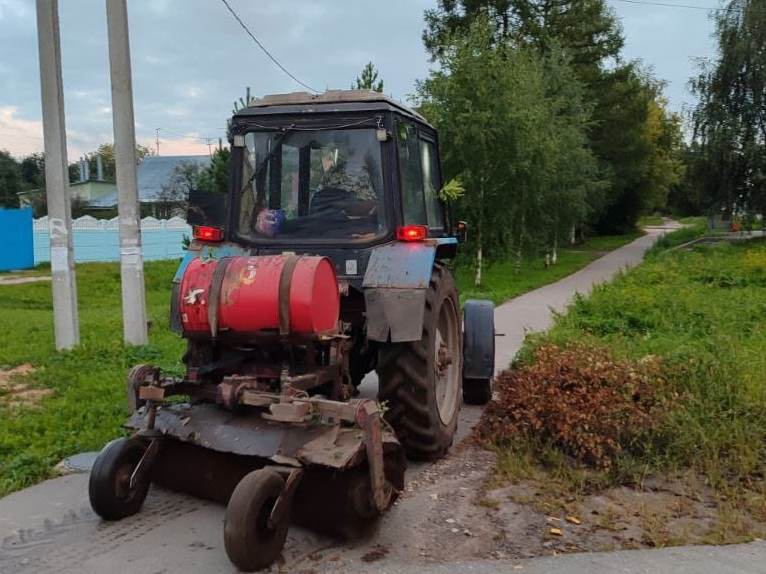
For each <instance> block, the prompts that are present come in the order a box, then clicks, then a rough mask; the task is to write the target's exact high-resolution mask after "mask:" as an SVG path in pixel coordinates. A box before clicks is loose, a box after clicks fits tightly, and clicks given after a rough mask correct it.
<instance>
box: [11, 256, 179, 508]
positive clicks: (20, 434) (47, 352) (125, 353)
mask: <svg viewBox="0 0 766 574" xmlns="http://www.w3.org/2000/svg"><path fill="white" fill-rule="evenodd" d="M177 266H178V263H177V262H173V261H165V262H150V263H147V264H146V295H147V307H148V315H149V319H150V320H151V322H152V325H153V326H152V329H151V331H150V343H151V344H150V345H148V346H146V347H141V348H132V349H126V348H124V347H123V346H122V321H121V310H120V274H119V273H120V272H119V265H118V264H116V263H114V264H111V263H110V264H103V263H102V264H88V265H80V266H78V268H77V285H78V300H79V308H80V335H81V341H82V344H81V345H80V346H79V347H78V348H77V349H76V350H74V351H71V352H65V353H55V352H54V351H53V325H52V304H51V286H50V283H48V282H43V283H29V284H24V285H12V286H10V285H5V286H0V368H3V367H4V368H8V367H12V366H16V365H20V364H23V363H29V364H31V365H32V366H33V367H34V368H35V371H34V372H33V373H32V374H31V375H29V376H27V377H26V378H25V379H24V380H23V383H24V384H27V385H31V386H32V387H41V388H47V389H52V390H53V393H52V394H50V395H49V396H46V397H45V398H43V399H42V401H41V403H40V405H39V406H38V407H22V408H16V407H10V406H8V404H7V401H3V400H1V399H2V398H3V397H2V396H0V496H2V495H3V494H7V493H9V492H11V491H13V490H16V489H19V488H22V487H24V486H28V485H30V484H33V483H35V482H37V481H39V480H41V479H43V478H46V477H48V476H50V474H51V469H52V468H53V466H54V465H55V464H56V463H58V462H59V461H60V460H61V459H62V458H63V457H65V456H68V455H70V454H73V453H76V452H82V451H87V450H97V449H99V448H101V447H102V446H103V445H104V443H106V442H107V441H108V440H110V439H112V438H114V436H115V435H116V434H117V433H119V432H120V425H121V424H122V422H123V421H124V419H125V417H126V414H127V410H126V409H127V406H126V399H125V382H124V381H125V374H126V373H127V371H128V369H129V368H130V367H131V366H132V365H133V364H135V363H139V362H153V363H156V364H159V365H161V366H163V367H166V368H171V369H173V368H175V369H178V368H180V364H178V360H179V358H180V356H181V353H182V351H183V342H182V341H181V340H179V339H178V338H177V337H176V336H175V335H174V334H173V333H171V332H170V331H169V329H168V327H167V325H168V319H167V317H168V300H169V299H168V296H169V290H168V287H169V285H170V280H171V279H172V277H173V273H174V272H175V269H176V267H177Z"/></svg>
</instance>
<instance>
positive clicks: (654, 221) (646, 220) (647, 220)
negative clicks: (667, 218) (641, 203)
mask: <svg viewBox="0 0 766 574" xmlns="http://www.w3.org/2000/svg"><path fill="white" fill-rule="evenodd" d="M662 223H663V221H662V216H661V215H657V214H655V215H644V216H643V217H641V218H640V219H639V220H638V226H639V227H657V226H660V225H662Z"/></svg>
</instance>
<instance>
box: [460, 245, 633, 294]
mask: <svg viewBox="0 0 766 574" xmlns="http://www.w3.org/2000/svg"><path fill="white" fill-rule="evenodd" d="M642 235H643V232H641V231H634V232H631V233H627V234H625V235H607V236H598V237H591V238H589V239H587V240H586V241H584V242H583V243H580V244H579V245H575V246H573V247H572V248H566V249H561V250H559V256H558V262H557V263H556V265H551V266H549V267H546V266H545V261H544V259H543V258H540V257H538V258H534V259H531V258H529V259H525V260H524V261H523V263H522V265H521V268H520V269H517V265H516V262H515V261H513V260H507V261H499V262H494V263H491V264H489V265H487V266H486V267H485V268H484V270H483V271H482V285H481V287H476V286H475V285H474V277H475V269H474V268H473V267H472V266H470V265H466V264H463V265H459V266H458V267H457V269H456V271H455V277H456V280H457V285H458V290H459V291H460V299H461V300H463V301H465V300H466V299H476V298H478V299H492V301H494V302H495V304H500V303H503V302H505V301H507V300H509V299H512V298H513V297H518V296H519V295H523V294H524V293H527V292H528V291H532V290H533V289H537V288H538V287H542V286H544V285H547V284H549V283H555V282H556V281H558V280H559V279H563V278H564V277H567V276H568V275H571V274H572V273H574V272H576V271H578V270H580V269H582V268H583V267H585V266H586V265H588V264H589V263H590V262H592V261H594V260H596V259H598V258H599V257H601V256H602V255H604V254H605V253H606V252H608V251H613V250H614V249H617V248H619V247H622V246H623V245H626V244H628V243H630V242H631V241H633V240H635V239H638V238H639V237H641V236H642Z"/></svg>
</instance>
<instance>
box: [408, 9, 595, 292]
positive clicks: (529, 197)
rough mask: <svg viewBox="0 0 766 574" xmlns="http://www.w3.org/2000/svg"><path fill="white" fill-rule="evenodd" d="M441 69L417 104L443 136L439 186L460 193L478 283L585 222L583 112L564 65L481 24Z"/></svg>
mask: <svg viewBox="0 0 766 574" xmlns="http://www.w3.org/2000/svg"><path fill="white" fill-rule="evenodd" d="M437 61H438V63H439V69H438V70H436V71H433V72H432V73H431V75H430V77H429V78H428V79H426V80H425V81H423V82H420V83H419V84H418V95H419V98H420V102H419V104H420V109H421V111H422V112H423V113H424V114H425V115H426V117H428V118H429V119H430V120H431V121H432V122H434V123H435V125H436V126H437V128H438V129H439V131H440V134H441V138H440V139H441V141H442V142H443V143H442V150H441V151H442V159H443V164H444V169H445V176H446V177H445V179H447V180H449V179H452V178H459V179H460V181H461V182H462V184H463V187H464V190H465V192H464V194H463V195H462V196H461V197H460V198H459V199H458V200H457V201H456V204H455V208H456V211H457V215H458V216H459V217H462V218H464V219H467V220H468V221H469V223H470V225H471V228H472V232H471V233H470V234H469V237H470V238H471V245H472V247H473V249H474V253H475V256H476V262H477V265H476V282H477V283H480V282H481V274H482V267H483V261H484V260H485V259H499V258H502V257H504V256H506V255H507V254H509V253H515V254H516V255H517V257H518V260H519V262H520V261H521V255H523V254H524V253H525V252H530V251H534V250H535V249H537V248H540V247H542V248H546V247H551V246H554V247H555V245H556V242H557V241H558V238H559V237H560V235H561V234H562V233H566V230H567V229H568V228H569V227H570V226H571V225H572V223H573V222H574V221H576V220H578V219H581V218H582V217H584V216H585V214H586V213H587V211H588V207H587V203H588V195H589V194H590V193H591V192H592V191H593V190H594V188H596V187H597V181H596V178H595V177H594V176H595V173H596V171H597V169H596V164H595V160H594V158H593V157H592V155H591V154H590V152H589V150H588V149H587V147H586V145H585V144H586V136H585V127H586V122H587V117H588V110H587V107H586V106H584V104H583V102H582V98H581V97H580V96H581V90H582V87H581V86H580V85H579V83H578V80H577V78H576V77H575V76H574V74H573V73H572V72H571V69H570V68H569V67H568V66H567V65H566V59H565V58H564V56H563V55H561V56H560V58H559V59H546V58H544V57H542V56H541V55H540V54H539V53H538V52H537V51H536V50H534V49H532V48H529V47H524V46H515V45H513V44H512V43H510V42H509V41H500V42H498V40H497V38H495V37H494V34H493V29H492V23H491V21H490V20H489V18H488V17H487V16H485V15H480V16H478V17H477V19H476V21H475V22H474V23H472V24H471V25H470V26H469V28H468V30H467V31H460V32H456V33H454V34H453V35H452V36H451V37H450V38H449V40H448V44H447V45H446V46H445V49H444V50H442V51H441V53H440V54H439V55H437Z"/></svg>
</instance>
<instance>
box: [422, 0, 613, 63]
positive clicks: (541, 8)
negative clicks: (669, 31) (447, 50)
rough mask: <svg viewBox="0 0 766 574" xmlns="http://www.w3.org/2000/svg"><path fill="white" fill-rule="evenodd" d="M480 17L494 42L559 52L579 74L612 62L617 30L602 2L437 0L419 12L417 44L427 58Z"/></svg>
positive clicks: (605, 5) (435, 53)
mask: <svg viewBox="0 0 766 574" xmlns="http://www.w3.org/2000/svg"><path fill="white" fill-rule="evenodd" d="M479 14H485V15H486V16H487V17H488V18H489V19H490V22H491V24H492V27H493V36H494V39H495V40H496V41H501V40H502V41H507V40H512V41H514V42H516V43H523V44H527V45H531V46H534V47H536V48H539V49H541V50H542V51H543V52H547V51H548V50H550V49H556V50H559V49H563V50H564V51H565V52H566V53H567V54H568V56H569V58H570V64H571V65H572V66H573V67H575V69H576V70H577V71H578V73H580V74H581V75H587V74H591V73H592V70H593V69H594V68H599V67H600V66H601V65H602V63H603V62H604V61H606V60H608V59H617V58H618V56H619V53H620V50H621V49H622V46H623V44H624V39H623V36H622V30H621V28H620V25H619V22H618V20H617V18H616V17H615V15H614V13H613V12H612V11H611V10H610V9H609V7H608V6H607V4H606V2H605V0H439V2H438V6H437V8H435V9H433V10H427V11H426V13H425V20H426V30H425V32H424V33H423V41H424V43H425V45H426V48H427V49H428V51H429V52H430V53H431V55H432V56H433V57H436V56H437V55H438V54H439V53H440V52H441V51H442V50H443V48H444V46H445V45H446V44H445V40H446V39H447V38H449V36H450V35H451V34H452V33H454V32H455V31H457V30H461V29H465V28H466V27H468V26H469V25H470V23H471V22H473V21H474V20H475V19H476V17H477V16H478V15H479Z"/></svg>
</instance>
